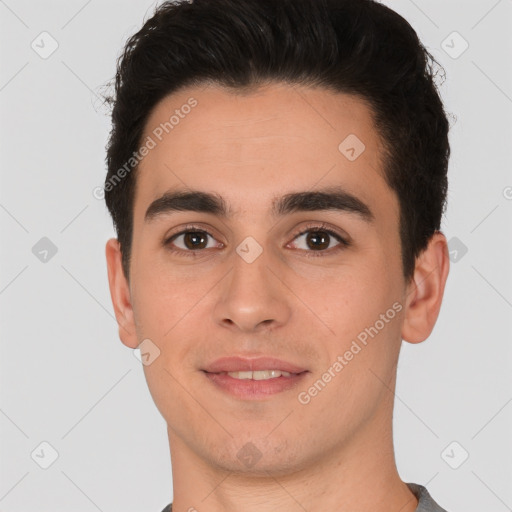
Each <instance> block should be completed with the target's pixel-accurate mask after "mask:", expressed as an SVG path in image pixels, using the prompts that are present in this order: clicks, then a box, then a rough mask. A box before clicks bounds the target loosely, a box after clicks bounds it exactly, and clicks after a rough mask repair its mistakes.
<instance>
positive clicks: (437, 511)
mask: <svg viewBox="0 0 512 512" xmlns="http://www.w3.org/2000/svg"><path fill="white" fill-rule="evenodd" d="M407 487H409V489H410V490H411V492H412V493H413V494H414V496H416V498H418V506H417V507H416V512H446V510H445V509H444V508H441V507H440V506H439V505H438V504H437V503H436V502H435V501H434V500H433V499H432V496H430V494H429V493H428V491H427V489H426V488H425V487H423V486H422V485H419V484H411V483H408V484H407ZM162 512H172V503H169V505H167V507H165V508H164V509H163V510H162Z"/></svg>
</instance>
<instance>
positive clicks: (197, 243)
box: [165, 229, 215, 252]
mask: <svg viewBox="0 0 512 512" xmlns="http://www.w3.org/2000/svg"><path fill="white" fill-rule="evenodd" d="M208 237H210V238H212V239H213V237H212V235H210V234H209V233H208V232H206V231H202V230H190V229H189V230H186V231H181V232H179V233H176V234H175V235H173V236H172V237H171V238H169V239H168V240H167V241H166V242H165V245H169V246H171V248H172V250H176V251H184V252H188V251H196V250H203V249H208V248H210V247H214V246H215V244H213V246H212V245H208V242H209V241H208ZM175 248H176V249H175Z"/></svg>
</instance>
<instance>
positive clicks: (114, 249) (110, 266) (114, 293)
mask: <svg viewBox="0 0 512 512" xmlns="http://www.w3.org/2000/svg"><path fill="white" fill-rule="evenodd" d="M105 256H106V258H107V272H108V283H109V288H110V297H111V299H112V305H113V307H114V313H115V315H116V320H117V324H118V326H119V338H120V339H121V341H122V342H123V343H124V344H125V345H126V346H127V347H130V348H137V346H138V340H137V334H136V329H135V321H134V316H133V308H132V303H131V294H130V287H129V284H128V281H127V279H126V276H125V275H124V272H123V266H122V257H121V249H120V245H119V242H118V240H117V239H116V238H111V239H110V240H108V241H107V244H106V246H105Z"/></svg>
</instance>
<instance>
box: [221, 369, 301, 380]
mask: <svg viewBox="0 0 512 512" xmlns="http://www.w3.org/2000/svg"><path fill="white" fill-rule="evenodd" d="M227 373H228V375H229V376H230V377H233V378H234V379H240V380H245V379H253V380H268V379H275V378H277V377H281V375H282V376H283V377H290V376H291V373H289V372H282V371H281V370H258V371H255V372H227Z"/></svg>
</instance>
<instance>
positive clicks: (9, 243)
mask: <svg viewBox="0 0 512 512" xmlns="http://www.w3.org/2000/svg"><path fill="white" fill-rule="evenodd" d="M384 3H386V4H387V5H389V6H390V7H392V8H394V9H395V10H396V11H398V12H399V13H400V14H401V15H402V16H404V17H405V18H406V19H407V20H408V21H409V22H410V23H411V24H412V26H413V27H414V28H415V29H416V31H417V32H418V34H419V36H420V38H421V40H422V41H423V42H424V44H425V45H426V46H427V48H428V49H429V50H430V51H431V53H432V54H433V55H434V56H435V57H436V58H437V59H438V60H439V62H440V63H441V64H442V65H443V67H444V68H445V70H446V75H447V79H446V81H445V82H444V84H443V85H442V86H441V93H442V96H443V99H444V102H445V105H446V108H447V110H448V112H450V114H451V123H452V129H451V134H450V141H451V146H452V157H451V163H450V170H449V180H450V187H449V206H448V210H447V213H446V216H445V218H444V221H443V231H444V233H445V234H446V236H447V238H448V239H449V240H450V250H451V254H452V265H451V272H450V276H449V278H448V283H447V288H446V292H445V298H444V302H443V307H442V310H441V314H440V317H439V320H438V322H437V325H436V327H435V329H434V332H433V334H432V335H431V337H430V338H429V339H428V340H427V341H426V342H424V343H421V344H418V345H410V344H408V343H405V342H404V346H403V350H402V354H401V357H400V362H399V367H398V384H397V390H396V405H395V414H394V440H395V449H396V456H397V463H398V468H399V471H400V474H401V476H402V478H403V479H404V480H405V481H407V482H416V483H420V484H423V485H426V486H427V487H428V489H429V491H430V493H431V494H432V495H433V496H434V498H435V499H436V500H437V501H438V502H439V503H440V504H441V505H442V506H444V507H445V508H446V509H447V510H448V511H449V512H477V511H478V512H480V511H483V510H485V511H486V512H501V511H506V510H511V508H512V485H511V483H512V438H511V435H510V433H511V432H512V382H511V369H512V361H511V359H512V358H511V353H512V351H511V346H512V345H511V341H512V321H511V319H512V272H511V270H510V264H511V262H512V173H511V168H512V151H511V146H512V138H511V135H512V128H511V122H510V121H511V118H512V66H510V62H511V60H512V59H511V50H512V48H511V47H512V36H511V28H512V1H511V0H498V1H496V0H481V1H476V0H473V1H468V0H465V1H462V0H458V1H453V0H448V1H447V0H435V1H434V0H428V1H427V0H416V1H412V0H397V1H386V2H384ZM155 5H156V4H155V2H151V1H149V0H131V1H129V2H128V1H120V0H107V1H102V2H100V1H98V0H89V1H86V0H71V1H70V0H67V1H64V0H59V1H57V0H54V1H37V2H36V1H34V0H32V1H29V0H5V1H3V0H2V1H0V17H1V18H0V19H1V22H0V23H1V25H0V27H1V31H0V34H1V35H0V41H1V47H0V48H1V49H0V52H1V54H0V55H1V69H0V130H1V131H0V151H1V159H0V165H1V182H0V186H1V196H0V229H1V236H2V239H1V256H0V257H1V270H0V308H1V309H0V311H1V313H0V315H1V316H0V321H1V356H0V366H1V380H0V385H1V387H0V431H1V447H0V450H1V451H0V464H1V469H0V511H9V512H27V511H28V510H38V511H51V512H58V511H62V512H64V511H70V510H72V511H74V512H93V511H96V510H100V511H104V512H107V511H121V510H122V511H124V512H135V511H137V512H142V511H148V512H151V511H154V512H156V511H160V510H161V508H163V506H164V505H166V504H167V503H168V502H169V501H171V498H172V482H171V465H170V458H169V447H168V443H167V435H166V425H165V422H164V420H163V418H162V417H161V416H160V414H159V412H158V411H157V409H156V407H155V405H154V404H153V401H152V399H151V396H150V394H149V391H148V389H147V385H146V382H145V379H144V374H143V371H142V366H141V363H140V362H139V361H138V360H137V359H136V357H134V353H133V351H132V350H130V349H128V348H126V347H125V346H124V345H122V343H121V342H120V341H119V338H118V334H117V325H116V322H115V320H114V316H113V310H112V306H111V302H110V295H109V291H108V283H107V273H106V264H105V257H104V246H105V241H106V240H107V239H108V238H109V237H111V236H113V235H114V231H113V229H112V223H111V220H110V218H109V216H108V214H107V210H106V207H105V204H104V202H103V201H101V200H98V199H96V198H95V197H94V195H93V190H94V189H95V187H97V186H100V185H102V183H103V180H104V176H105V172H106V168H105V161H104V159H105V144H106V142H107V136H108V132H109V129H110V120H109V118H108V111H107V110H106V109H105V107H102V105H101V101H100V99H99V98H98V95H99V93H100V92H101V86H102V85H103V84H105V83H106V82H107V81H108V80H110V79H111V78H112V77H113V75H114V72H115V61H116V58H117V56H118V55H119V53H120V51H121V49H122V47H123V45H124V43H125V41H126V39H127V38H128V37H129V36H130V35H132V34H133V33H134V32H136V31H137V30H138V29H139V28H140V27H141V25H142V22H143V20H145V19H147V18H148V17H149V16H151V14H152V12H153V10H154V7H155ZM43 32H46V33H47V34H43V35H41V33H43ZM41 41H43V42H41ZM52 45H53V46H55V45H58V47H56V49H55V51H53V53H51V55H46V54H45V52H47V53H48V52H51V50H52V49H53V46H52ZM42 54H43V55H42ZM43 57H44V58H43ZM42 443H43V444H42ZM53 459H55V460H53ZM52 462H53V463H52ZM50 463H51V465H50V466H49V467H48V468H47V469H44V468H43V467H42V465H45V464H50ZM397 512H398V511H397Z"/></svg>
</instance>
